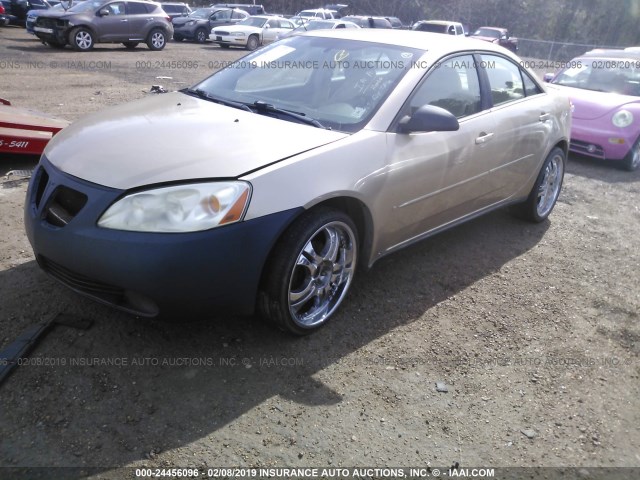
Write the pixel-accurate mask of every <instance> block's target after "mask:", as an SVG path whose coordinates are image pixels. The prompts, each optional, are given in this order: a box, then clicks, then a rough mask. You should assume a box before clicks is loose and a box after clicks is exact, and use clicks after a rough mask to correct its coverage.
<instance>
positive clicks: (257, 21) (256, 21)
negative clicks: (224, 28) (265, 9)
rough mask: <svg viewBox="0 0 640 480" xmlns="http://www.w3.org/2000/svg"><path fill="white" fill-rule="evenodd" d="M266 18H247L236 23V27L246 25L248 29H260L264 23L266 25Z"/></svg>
mask: <svg viewBox="0 0 640 480" xmlns="http://www.w3.org/2000/svg"><path fill="white" fill-rule="evenodd" d="M267 20H268V19H267V18H264V17H247V18H246V19H244V20H242V21H241V22H238V23H236V25H248V26H250V27H258V28H260V27H262V26H263V25H264V24H265V23H267Z"/></svg>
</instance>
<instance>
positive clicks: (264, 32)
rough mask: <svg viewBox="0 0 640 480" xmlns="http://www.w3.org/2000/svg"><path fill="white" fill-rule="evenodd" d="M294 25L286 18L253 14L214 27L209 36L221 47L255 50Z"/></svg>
mask: <svg viewBox="0 0 640 480" xmlns="http://www.w3.org/2000/svg"><path fill="white" fill-rule="evenodd" d="M294 26H295V25H294V24H293V23H291V22H290V21H289V20H287V19H286V18H282V17H275V16H269V15H255V16H252V17H249V18H247V19H246V20H243V21H242V22H239V23H237V24H236V25H230V26H228V27H220V28H214V29H212V30H211V35H209V38H210V39H211V41H212V42H213V43H217V44H218V45H220V46H221V47H223V48H229V47H244V48H246V49H247V50H255V49H256V48H258V47H259V46H260V45H266V44H267V43H271V42H274V41H275V40H277V38H278V35H280V34H283V33H286V32H290V31H291V30H293V28H294Z"/></svg>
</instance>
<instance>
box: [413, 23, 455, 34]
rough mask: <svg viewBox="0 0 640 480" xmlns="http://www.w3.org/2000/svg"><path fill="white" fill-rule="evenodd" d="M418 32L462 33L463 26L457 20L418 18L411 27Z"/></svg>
mask: <svg viewBox="0 0 640 480" xmlns="http://www.w3.org/2000/svg"><path fill="white" fill-rule="evenodd" d="M411 30H417V31H419V32H431V33H446V34H447V35H464V27H463V26H462V24H461V23H459V22H449V21H447V20H420V21H419V22H416V23H414V24H413V26H412V27H411Z"/></svg>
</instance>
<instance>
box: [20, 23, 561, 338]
mask: <svg viewBox="0 0 640 480" xmlns="http://www.w3.org/2000/svg"><path fill="white" fill-rule="evenodd" d="M570 118H571V117H570V104H569V101H568V99H567V98H566V97H564V96H561V95H560V94H557V93H555V92H553V91H550V90H547V88H546V87H545V86H544V85H542V84H540V83H539V82H538V80H537V78H536V77H535V76H534V75H532V74H531V73H530V72H529V71H528V70H526V69H524V68H522V67H521V64H520V61H519V59H518V57H516V56H515V55H513V54H512V53H510V52H508V51H507V50H505V49H503V48H501V47H497V46H493V45H491V44H488V43H486V42H481V41H477V40H470V39H466V38H454V37H452V38H449V39H448V40H447V42H442V37H441V36H440V35H438V34H427V33H422V32H413V31H400V30H398V31H385V35H384V36H381V35H380V34H379V32H377V31H375V30H367V29H361V30H320V31H316V32H311V33H308V34H303V35H295V36H292V37H290V38H286V39H284V40H281V41H279V42H276V43H274V44H273V45H270V46H268V47H265V48H263V49H260V50H258V51H256V52H253V53H251V54H249V55H247V56H246V57H244V58H241V59H240V60H238V61H237V62H236V63H235V64H233V65H231V66H230V67H228V68H226V69H223V70H220V71H218V72H216V73H215V74H213V75H212V76H210V77H209V78H207V79H205V80H204V81H202V82H201V83H199V84H197V85H194V86H193V87H191V88H188V89H184V90H182V91H180V92H174V93H169V94H165V95H156V96H153V97H149V98H146V99H143V100H141V101H138V102H134V103H131V104H127V105H122V106H118V107H113V108H110V109H107V110H104V111H102V112H98V113H95V114H92V115H90V116H88V117H85V118H84V119H82V120H80V121H78V122H76V123H74V124H72V125H71V126H69V127H67V128H66V129H64V130H63V131H62V132H60V133H59V134H58V135H56V137H54V139H53V140H52V141H51V142H50V143H49V145H48V146H47V148H46V150H45V152H44V155H43V156H42V160H41V163H40V165H39V167H38V169H37V171H36V173H35V174H34V175H33V178H32V181H31V185H30V188H29V192H28V194H27V203H26V206H25V223H26V229H27V234H28V236H29V239H30V241H31V244H32V245H33V248H34V251H35V253H36V256H37V258H38V261H39V264H40V265H41V266H42V268H43V269H44V270H45V271H46V272H48V273H49V274H51V275H52V276H53V277H55V278H57V279H58V280H60V281H61V282H62V283H63V284H65V285H67V286H69V287H70V288H72V289H74V290H75V291H77V292H79V293H82V294H85V295H88V296H90V297H92V298H94V299H95V300H98V301H101V302H103V303H107V304H110V305H113V306H115V307H117V308H120V309H123V310H126V311H128V312H131V313H133V314H135V315H141V316H148V317H153V316H157V315H161V314H167V315H168V314H171V312H173V311H177V312H179V313H180V314H182V315H184V313H185V312H186V311H190V312H194V311H196V312H204V313H205V314H206V315H208V316H211V315H213V314H216V313H218V312H222V311H228V310H232V311H235V312H241V313H247V314H250V313H253V312H254V311H257V312H258V313H259V314H260V315H262V316H264V317H266V318H268V319H270V320H272V321H274V322H275V323H276V324H277V325H278V326H279V327H281V328H283V329H285V330H288V331H290V332H293V333H295V334H306V333H310V332H312V331H314V330H316V329H317V328H319V327H321V326H323V325H325V324H326V323H327V321H328V320H330V319H331V318H332V317H334V315H335V312H336V311H337V309H338V307H339V306H340V304H341V303H342V302H343V301H344V299H345V298H346V296H347V293H348V291H349V287H350V285H351V283H352V281H353V279H354V275H355V273H356V271H357V269H367V268H370V267H372V266H373V265H374V263H375V262H376V261H377V260H378V259H380V258H381V257H383V256H385V255H388V254H390V253H392V252H394V251H396V250H399V249H401V248H403V247H405V246H407V245H410V244H412V243H414V242H417V241H419V240H422V239H424V238H427V237H429V236H431V235H433V234H435V233H438V232H440V231H442V230H444V229H447V228H451V227H453V226H455V225H458V224H460V223H461V222H464V221H466V220H469V219H471V218H474V217H477V216H478V215H481V214H483V213H486V212H489V211H492V210H495V209H497V208H501V207H504V206H507V205H515V206H517V210H518V212H519V213H520V214H521V215H522V216H523V217H525V218H527V219H529V220H531V221H534V222H541V221H544V220H545V219H546V218H547V217H548V216H549V214H550V213H551V211H552V209H553V207H554V205H555V203H556V200H557V198H558V195H559V194H560V190H561V186H562V179H563V175H564V170H565V160H566V154H567V148H568V145H569V132H570V127H571V125H570V123H571V122H570ZM113 138H117V139H118V141H117V142H114V141H113ZM176 138H188V139H189V142H187V143H185V142H176V141H175V139H176ZM145 139H146V140H145Z"/></svg>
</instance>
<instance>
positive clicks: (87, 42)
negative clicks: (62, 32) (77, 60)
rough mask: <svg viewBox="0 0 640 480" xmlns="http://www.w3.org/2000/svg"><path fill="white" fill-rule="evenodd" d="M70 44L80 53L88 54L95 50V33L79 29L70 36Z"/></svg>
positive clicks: (82, 28) (74, 30) (75, 29)
mask: <svg viewBox="0 0 640 480" xmlns="http://www.w3.org/2000/svg"><path fill="white" fill-rule="evenodd" d="M69 43H70V44H71V46H72V47H73V48H74V49H75V50H78V51H80V52H88V51H89V50H91V49H92V48H93V33H91V31H89V30H87V29H86V28H84V27H77V28H74V29H73V30H71V33H70V34H69Z"/></svg>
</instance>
